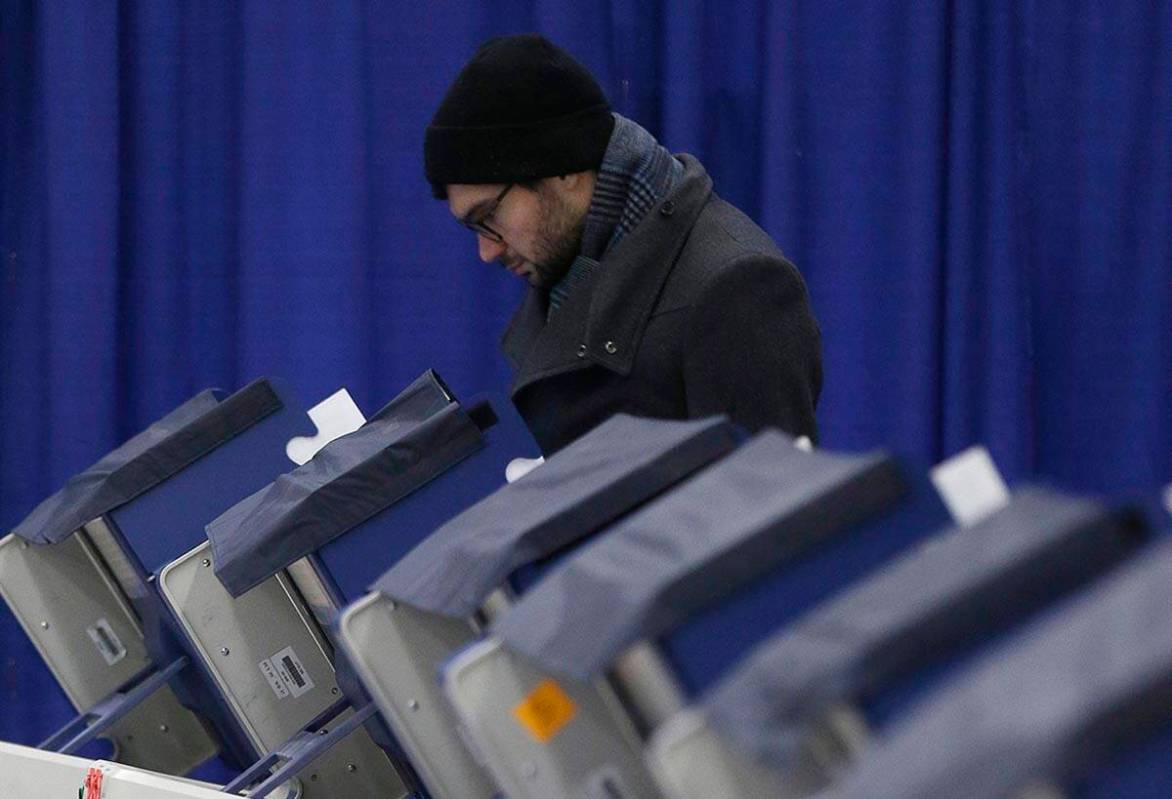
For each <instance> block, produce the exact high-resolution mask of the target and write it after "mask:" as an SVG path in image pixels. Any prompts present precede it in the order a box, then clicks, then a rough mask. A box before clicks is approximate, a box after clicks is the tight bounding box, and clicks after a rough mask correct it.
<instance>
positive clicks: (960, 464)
mask: <svg viewBox="0 0 1172 799" xmlns="http://www.w3.org/2000/svg"><path fill="white" fill-rule="evenodd" d="M931 477H932V484H933V485H934V486H936V490H937V491H938V492H939V493H940V498H941V499H943V500H944V504H945V506H947V508H948V511H949V513H951V514H952V518H953V519H954V520H955V521H956V522H957V523H958V524H960V525H961V526H963V527H968V526H970V525H973V524H976V523H977V522H979V521H980V520H981V519H983V518H985V517H986V516H988V515H989V514H991V513H995V512H996V511H999V510H1001V509H1002V508H1004V507H1005V506H1006V505H1008V504H1009V489H1008V488H1007V487H1006V486H1005V481H1004V480H1002V479H1001V473H1000V472H999V471H997V467H996V466H995V465H994V464H993V459H992V458H991V457H989V451H988V450H986V449H985V448H984V447H980V446H977V447H969V448H968V449H966V450H965V451H964V452H961V453H960V454H959V455H955V456H953V457H952V458H949V459H948V460H946V461H944V462H943V463H941V464H940V465H938V466H936V467H935V468H933V469H932V471H931Z"/></svg>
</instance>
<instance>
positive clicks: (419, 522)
mask: <svg viewBox="0 0 1172 799" xmlns="http://www.w3.org/2000/svg"><path fill="white" fill-rule="evenodd" d="M484 401H488V402H489V403H490V404H491V406H492V409H493V411H494V413H495V415H496V417H497V422H496V424H494V425H493V426H492V427H489V428H487V429H486V430H484V436H485V444H486V446H485V447H484V448H482V449H481V450H479V451H478V452H475V453H473V454H472V455H470V456H469V457H468V458H466V459H464V460H463V461H461V462H460V463H459V464H457V465H456V466H455V467H453V468H452V469H450V470H449V471H447V472H445V473H444V474H442V475H440V476H439V477H437V478H436V479H435V480H432V481H431V482H430V483H428V484H426V485H424V486H423V487H421V488H419V489H417V490H416V491H414V492H413V493H411V494H409V495H408V496H406V497H404V498H403V499H401V500H400V501H399V502H397V503H395V504H394V505H392V506H391V507H390V508H388V509H386V510H385V511H383V512H382V513H380V514H378V515H377V516H374V517H373V518H371V519H370V520H368V521H366V522H364V523H363V524H361V525H359V526H357V527H355V528H354V529H352V530H350V532H348V533H346V534H345V535H343V536H340V537H338V538H336V539H335V540H333V541H331V542H330V543H329V544H327V545H326V546H324V547H322V548H321V549H320V550H319V551H318V553H317V558H318V560H317V562H318V563H319V564H320V566H321V567H322V570H324V573H323V576H325V577H326V578H327V580H328V582H329V583H330V585H329V587H330V589H332V591H333V592H334V593H335V596H334V600H335V602H337V603H338V607H343V606H345V605H346V604H348V603H349V602H352V601H354V600H356V599H358V598H360V597H361V596H363V595H364V594H365V593H366V591H367V589H368V587H369V586H370V584H371V583H373V582H374V581H375V580H376V579H378V577H379V576H381V575H382V573H383V572H385V571H386V570H387V568H389V567H390V566H391V565H393V564H394V563H396V562H397V561H398V560H399V559H400V558H402V557H403V556H404V555H406V554H407V553H408V552H410V551H411V550H412V549H413V548H414V547H415V545H416V544H418V543H419V542H420V541H422V540H423V539H424V538H426V537H427V536H428V535H430V534H431V533H432V532H434V531H435V530H436V529H437V528H439V527H440V526H441V525H442V524H443V523H444V522H446V521H448V520H449V519H451V518H452V517H453V516H455V515H456V514H457V513H459V512H461V511H463V510H464V509H466V508H468V507H470V506H471V505H473V504H475V503H476V502H478V501H480V500H481V499H483V498H484V497H486V496H488V495H489V494H491V493H492V492H493V491H495V490H497V489H498V488H500V487H502V486H503V485H505V467H507V466H508V465H509V462H510V461H512V460H513V459H515V458H536V457H539V456H540V454H541V453H540V452H539V450H538V448H537V445H536V444H535V443H534V441H533V437H532V436H531V435H530V434H529V429H528V428H527V427H526V426H525V422H524V421H523V420H522V419H521V415H520V414H519V413H517V410H516V409H515V408H514V407H513V403H512V402H510V401H509V400H508V399H507V398H505V397H502V396H496V395H491V394H489V395H478V396H476V397H473V398H472V399H470V400H468V401H466V402H462V403H461V404H463V405H464V406H465V407H468V408H471V407H474V406H476V405H477V404H479V403H481V402H484Z"/></svg>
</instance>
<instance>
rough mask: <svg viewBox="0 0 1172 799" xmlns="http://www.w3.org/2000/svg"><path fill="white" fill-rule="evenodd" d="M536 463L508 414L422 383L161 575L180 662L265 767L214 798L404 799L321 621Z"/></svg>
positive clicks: (399, 771) (398, 772)
mask: <svg viewBox="0 0 1172 799" xmlns="http://www.w3.org/2000/svg"><path fill="white" fill-rule="evenodd" d="M536 451H537V448H536V446H535V445H534V443H533V441H532V439H531V437H530V436H529V434H528V431H527V430H526V429H525V426H524V424H523V423H522V421H521V420H520V418H519V417H518V415H517V414H516V412H515V410H513V408H512V407H511V405H509V404H508V403H507V402H506V403H501V402H499V401H498V402H492V401H478V400H473V401H472V402H469V403H467V404H463V403H461V402H459V401H457V400H456V399H455V398H454V397H453V395H452V393H451V392H450V391H449V389H448V388H447V387H446V386H445V385H444V384H443V382H442V380H441V379H440V378H439V376H438V375H437V374H435V373H434V372H431V371H429V372H427V373H425V374H424V375H422V376H421V377H420V378H419V379H417V380H416V381H415V382H414V383H412V384H411V385H410V386H408V387H407V388H406V389H405V390H404V391H403V392H401V393H400V394H399V395H398V396H397V397H395V399H393V400H392V401H391V402H390V403H388V404H387V405H386V407H384V408H383V409H382V410H380V411H379V412H378V413H377V414H375V416H374V417H372V418H371V419H370V420H369V421H368V422H367V423H366V424H365V425H363V426H362V427H361V428H360V429H359V430H357V431H355V432H354V433H351V434H350V435H348V436H344V437H341V438H339V439H337V440H335V441H333V442H332V443H330V444H329V445H327V446H326V447H325V448H324V449H322V451H321V452H319V453H318V454H317V455H316V456H315V457H314V458H313V459H312V460H311V461H309V462H308V463H307V464H305V465H304V466H302V467H299V468H297V469H295V470H293V471H291V472H289V473H288V474H286V475H282V476H281V477H279V478H278V479H277V480H275V481H274V482H273V483H272V484H270V485H269V486H266V487H265V488H263V489H261V490H260V491H258V492H256V493H255V494H253V495H251V496H249V497H248V498H246V499H244V500H242V501H241V502H239V503H238V504H236V505H235V506H233V507H232V508H230V509H229V510H227V511H226V512H225V513H223V514H222V515H221V516H220V517H219V518H217V519H215V520H214V521H213V522H211V523H210V524H209V525H208V527H207V533H208V539H209V540H208V541H207V542H205V543H203V544H202V545H200V546H198V547H196V548H194V549H192V550H191V551H190V552H188V553H187V554H185V555H184V556H183V557H181V558H178V559H177V560H175V561H174V562H172V563H171V564H169V565H168V566H167V567H166V568H164V569H163V570H162V572H161V574H160V578H159V580H160V586H161V588H162V592H163V594H164V596H165V597H166V600H167V603H168V605H169V607H170V609H171V610H172V612H173V613H174V614H175V617H176V619H177V620H178V623H179V625H180V626H181V628H182V630H183V631H184V633H185V635H186V637H187V640H188V642H189V644H190V646H191V648H192V650H193V651H194V652H195V653H196V656H197V657H198V659H199V661H200V663H201V664H202V666H203V667H204V668H205V669H207V671H208V672H209V674H210V675H211V676H212V678H213V680H214V683H215V685H216V687H217V689H218V691H219V693H220V694H221V695H222V697H223V698H224V701H225V703H226V704H227V705H228V706H229V708H230V710H231V713H232V715H233V718H234V719H235V720H236V721H237V723H238V724H239V725H240V726H241V727H242V728H243V729H244V730H245V731H246V732H247V734H248V736H249V740H250V742H251V743H252V745H253V747H254V748H255V750H256V751H257V753H258V754H259V755H262V756H263V757H261V758H260V759H259V760H258V762H257V763H255V764H254V765H253V766H252V767H251V768H249V769H248V770H247V771H246V772H245V773H244V774H243V775H241V777H240V778H239V779H238V780H236V781H235V782H233V783H232V784H231V785H229V786H228V787H227V789H226V790H227V791H229V792H235V791H237V790H242V789H245V788H249V787H250V786H251V788H250V795H252V796H264V795H267V794H268V793H269V792H270V791H271V790H273V789H275V788H276V787H277V786H279V785H281V784H282V783H284V782H286V781H288V780H290V779H293V778H295V777H296V778H298V779H299V781H300V785H301V790H302V795H303V796H305V797H314V796H321V797H337V798H338V799H343V798H344V797H367V796H371V797H373V796H380V797H381V796H388V797H393V796H407V795H409V794H411V793H412V791H414V789H415V776H414V774H413V772H412V770H411V769H410V766H409V764H408V763H407V762H406V761H405V760H404V759H403V758H401V757H399V754H400V753H399V749H398V746H397V744H396V743H395V742H394V741H393V739H391V738H390V736H389V735H387V734H386V732H385V729H383V728H382V727H381V724H380V723H379V722H378V720H377V719H376V718H374V716H375V712H376V711H375V707H374V706H373V705H372V704H371V702H370V699H369V697H368V696H367V695H366V693H365V691H364V689H363V688H362V687H361V686H360V684H359V683H358V681H357V679H356V678H354V676H353V674H352V672H351V671H350V668H349V665H348V663H347V661H346V660H345V658H344V657H342V656H341V655H340V653H339V652H337V651H336V650H335V648H334V640H333V635H332V630H331V628H332V624H333V621H334V619H335V617H336V615H337V613H338V610H339V609H340V608H342V607H344V606H345V604H347V602H349V601H351V600H353V599H357V598H358V597H359V596H361V595H362V593H363V592H365V590H366V588H367V586H368V585H369V584H370V583H371V582H372V581H373V579H374V578H375V577H376V576H377V575H378V573H379V572H380V571H381V570H383V569H385V568H386V567H387V566H388V565H389V564H391V563H393V562H395V560H396V559H397V558H399V557H400V556H401V555H402V554H404V553H405V552H407V551H408V550H410V548H411V547H413V546H414V545H415V544H417V543H418V542H419V541H420V540H422V539H423V538H424V537H425V536H426V535H428V534H429V533H431V532H432V531H434V530H435V529H436V528H437V527H440V526H441V525H442V524H443V522H444V521H446V520H447V519H448V518H449V517H450V516H452V515H453V514H455V513H457V512H459V511H460V510H461V509H463V508H466V507H467V506H469V505H471V504H472V503H473V502H475V501H476V500H478V499H480V498H482V497H484V496H485V495H487V494H490V493H491V492H492V491H493V490H495V489H496V488H498V487H499V486H502V485H504V484H505V482H506V470H507V468H508V467H509V465H510V463H513V462H514V461H515V460H517V459H518V458H532V457H533V456H534V455H535V454H536ZM388 753H390V755H391V757H388ZM270 770H271V771H272V773H271V774H270ZM256 783H259V784H256Z"/></svg>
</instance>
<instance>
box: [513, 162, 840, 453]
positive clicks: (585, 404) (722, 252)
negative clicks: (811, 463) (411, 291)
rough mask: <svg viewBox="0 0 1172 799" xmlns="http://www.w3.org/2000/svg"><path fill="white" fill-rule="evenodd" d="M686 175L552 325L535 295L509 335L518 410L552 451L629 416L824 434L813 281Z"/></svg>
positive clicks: (694, 169)
mask: <svg viewBox="0 0 1172 799" xmlns="http://www.w3.org/2000/svg"><path fill="white" fill-rule="evenodd" d="M678 157H679V158H680V160H681V161H682V162H683V164H684V175H683V178H682V179H680V180H678V181H676V184H675V185H674V186H673V187H672V190H671V192H669V194H668V196H667V197H665V198H664V199H663V200H661V201H660V203H659V205H657V206H656V207H655V208H653V209H652V210H651V211H650V212H649V213H648V214H647V216H646V217H644V219H643V220H642V221H641V222H640V223H639V224H638V225H637V226H636V227H635V229H634V230H632V231H631V232H630V233H628V234H627V235H626V236H625V237H624V238H623V239H622V240H621V241H619V243H618V244H616V245H615V246H614V247H613V248H612V249H611V250H610V251H609V252H608V253H607V254H606V256H605V257H604V258H603V260H602V261H601V263H600V265H599V266H598V267H596V268H595V269H594V270H593V271H592V272H591V274H590V275H589V276H588V277H587V278H585V279H584V281H583V282H582V283H579V284H578V285H577V286H575V287H574V290H573V291H572V292H571V293H570V295H569V296H568V297H567V298H566V301H565V302H564V303H563V304H562V305H561V307H560V308H559V309H558V310H557V311H556V312H555V313H554V314H553V316H552V317H551V318H550V319H549V321H548V323H547V321H546V316H547V308H548V298H547V294H546V292H544V291H540V290H537V289H530V290H529V293H528V294H527V295H526V297H525V299H524V301H523V302H522V304H521V307H520V308H519V309H518V310H517V312H516V313H515V314H514V315H513V318H512V320H511V321H510V323H509V326H508V328H507V330H506V331H505V335H504V339H503V341H502V349H503V350H504V353H505V356H506V358H508V360H509V362H510V363H511V364H512V366H513V368H514V369H515V378H514V380H513V384H512V387H511V390H510V393H511V396H512V399H513V402H514V403H515V404H516V406H517V409H518V410H519V411H520V413H521V415H522V417H524V419H525V421H526V422H527V423H528V425H529V428H530V430H531V431H532V432H533V435H534V437H535V438H536V440H537V443H538V444H539V445H540V446H541V448H542V450H543V451H544V452H545V453H546V454H547V455H548V454H551V453H553V452H556V451H557V450H559V449H561V448H562V447H563V446H565V445H566V444H568V443H569V442H571V441H573V440H574V439H575V438H577V437H578V436H581V435H582V434H584V433H586V432H587V431H589V430H590V429H591V428H593V427H594V426H595V425H597V424H599V423H601V422H603V421H605V420H606V419H607V418H609V417H610V416H611V415H613V414H615V413H619V412H623V413H629V414H634V415H637V416H648V417H655V418H661V419H687V418H696V417H701V416H709V415H712V414H721V413H723V414H727V415H728V416H729V417H731V418H732V420H733V421H735V422H737V423H739V424H741V425H742V426H744V427H745V428H747V429H748V430H749V431H751V432H755V431H757V430H759V429H760V428H762V427H766V426H773V427H778V428H781V429H782V430H785V431H786V432H788V433H790V434H792V435H795V436H796V435H806V436H810V438H811V439H816V436H817V427H816V425H815V421H814V406H815V404H816V403H817V401H818V394H819V392H820V390H821V387H822V356H821V339H820V334H819V331H818V324H817V322H816V321H815V320H814V315H813V313H812V312H811V310H810V302H809V297H808V295H807V292H806V285H805V283H804V281H803V280H802V277H801V275H800V274H799V273H798V270H797V269H796V268H795V267H794V266H793V264H791V263H790V262H789V261H787V260H786V259H785V256H783V255H782V254H781V251H780V250H779V249H778V248H777V246H776V245H775V244H774V243H773V241H772V240H771V239H770V238H769V236H768V235H767V234H766V233H765V232H764V231H763V230H761V228H759V227H758V226H757V225H756V224H754V223H753V222H752V220H750V219H749V218H748V217H747V216H745V215H744V214H743V213H741V212H740V211H738V210H737V209H736V208H734V207H733V206H731V205H729V204H728V203H726V202H724V201H723V200H721V199H720V198H719V197H718V196H717V195H716V194H715V193H714V192H713V191H712V180H711V178H709V176H708V173H707V172H706V171H705V169H704V167H703V166H702V165H701V164H700V162H699V161H697V160H696V159H695V158H693V157H691V156H689V155H681V156H678Z"/></svg>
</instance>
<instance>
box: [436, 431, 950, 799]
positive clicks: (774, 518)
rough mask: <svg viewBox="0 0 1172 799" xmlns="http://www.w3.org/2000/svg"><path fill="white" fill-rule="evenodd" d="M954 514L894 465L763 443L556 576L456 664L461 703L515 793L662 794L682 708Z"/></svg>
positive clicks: (780, 439)
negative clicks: (768, 638)
mask: <svg viewBox="0 0 1172 799" xmlns="http://www.w3.org/2000/svg"><path fill="white" fill-rule="evenodd" d="M947 518H948V516H947V512H946V511H945V509H944V507H943V506H942V504H941V503H940V501H939V499H938V497H937V496H936V494H935V492H934V491H933V490H932V489H931V487H930V486H928V485H927V482H926V480H924V481H919V482H918V483H913V481H912V480H910V479H909V478H908V476H907V475H906V474H905V473H904V471H903V470H902V469H901V467H900V466H899V464H898V463H897V462H896V460H895V459H894V458H892V457H890V456H888V455H885V454H883V453H871V454H867V455H860V456H843V455H832V454H829V453H825V452H817V451H815V452H805V451H802V450H800V449H798V448H796V447H795V446H794V442H793V441H792V440H791V439H790V438H788V437H787V436H784V435H782V434H780V433H777V432H771V431H767V432H764V433H761V434H759V435H757V436H756V437H754V438H753V439H751V440H750V441H748V442H747V443H746V444H744V445H743V446H741V447H740V448H738V449H737V450H735V451H734V452H732V453H731V454H729V455H727V456H726V457H724V458H722V459H721V460H719V461H716V462H715V463H713V464H712V465H710V466H708V467H707V468H705V469H703V470H701V471H699V472H698V473H697V474H696V475H694V476H693V477H691V478H690V479H688V480H686V481H685V482H683V483H682V484H681V485H680V486H678V487H676V488H675V489H674V490H673V491H671V492H668V493H666V494H664V495H663V496H662V497H660V498H658V499H657V500H656V501H654V502H652V503H650V504H648V505H647V506H645V507H644V508H642V509H640V510H639V511H637V512H635V513H634V514H632V515H630V516H629V517H627V518H625V519H623V520H621V521H620V522H618V523H617V524H615V525H613V526H612V527H611V528H609V529H607V530H606V531H604V533H603V534H602V535H599V536H598V537H596V538H595V539H594V540H593V541H591V542H589V543H588V544H587V545H586V546H584V547H582V548H581V549H579V550H578V551H576V552H575V553H573V554H572V555H571V556H570V557H568V558H566V559H565V561H564V562H562V563H560V564H559V565H558V566H557V567H556V568H554V569H552V570H551V571H550V573H549V574H547V575H546V576H545V577H544V579H543V580H542V581H541V582H540V583H539V584H537V585H536V586H535V587H534V588H533V589H532V590H531V591H529V592H528V593H527V594H526V595H525V596H523V597H521V598H520V599H519V601H518V602H517V603H516V604H515V605H513V606H512V607H511V608H510V609H509V610H508V612H506V613H504V614H503V615H501V616H500V617H499V618H497V619H496V620H495V621H494V622H493V624H492V625H491V627H490V630H489V632H490V634H491V635H490V637H488V638H486V639H485V640H484V641H481V642H478V643H476V644H473V645H472V646H470V647H468V648H466V649H465V650H463V651H462V652H461V653H459V654H458V655H456V656H455V657H453V658H452V659H451V660H450V661H449V662H448V663H447V664H446V666H445V668H444V672H443V679H444V686H445V691H446V694H447V696H448V697H449V699H450V700H451V702H452V704H453V706H454V707H455V708H456V711H457V714H458V716H459V718H460V720H461V722H462V723H463V724H464V726H465V727H466V728H467V729H468V732H469V734H470V737H471V738H472V740H473V743H474V745H475V746H476V747H477V749H478V750H479V752H480V754H481V756H482V757H483V758H484V759H485V761H486V762H487V764H488V766H489V768H490V769H491V771H492V773H493V775H494V777H495V778H496V780H497V782H498V784H500V786H501V788H502V789H503V791H504V793H505V794H506V795H508V796H510V797H524V796H533V797H538V796H554V795H578V794H580V795H588V796H593V795H598V796H608V795H619V796H631V797H635V796H656V795H658V789H657V788H656V787H655V786H654V783H653V781H652V780H651V779H650V777H649V775H648V773H647V770H646V768H645V767H644V766H643V760H642V740H643V737H644V736H645V735H646V734H647V733H648V732H649V731H650V730H651V729H652V728H654V727H655V726H656V725H657V724H658V723H660V722H661V721H662V720H663V718H664V717H665V716H666V715H667V713H668V712H669V711H670V710H674V709H676V708H677V707H678V706H679V705H680V704H681V703H682V702H683V701H684V700H685V699H686V697H687V696H690V695H695V694H696V693H698V692H699V691H702V690H703V689H704V688H705V687H706V686H707V685H708V684H710V683H711V682H712V681H713V680H715V679H716V678H717V677H718V676H719V675H720V674H721V673H722V672H723V671H724V670H725V669H726V668H727V667H728V666H729V665H730V664H732V663H734V662H736V661H737V660H738V659H739V658H740V656H741V655H743V653H744V651H745V650H746V649H747V648H748V647H749V646H751V645H752V644H753V643H755V642H757V641H759V640H760V639H761V638H762V637H764V636H765V635H766V634H768V633H769V632H770V631H772V630H773V629H776V628H777V627H778V626H779V625H781V624H784V623H785V622H786V621H788V620H789V619H790V618H791V617H792V616H794V615H795V614H796V613H797V612H798V611H799V610H800V609H802V608H804V607H806V606H808V605H809V604H811V603H812V602H813V601H814V600H816V599H817V598H819V597H821V596H824V595H826V594H827V593H830V592H832V591H834V590H836V589H838V588H840V587H842V586H843V585H845V584H846V583H847V582H849V581H850V580H851V579H853V578H855V577H857V576H859V575H860V574H861V573H863V572H864V571H866V570H867V569H869V568H871V567H872V566H874V565H875V564H877V563H879V562H882V561H883V560H885V559H887V558H888V557H890V556H891V555H892V554H894V553H895V552H897V551H899V550H900V549H902V548H904V547H906V546H907V545H908V544H910V543H911V542H913V541H915V540H917V539H918V538H920V537H923V536H925V535H929V534H931V533H932V532H934V531H936V530H937V529H939V528H941V527H942V526H944V525H945V523H946V522H947ZM597 684H606V685H610V686H613V688H614V690H613V691H612V692H611V694H610V695H609V696H606V697H604V698H596V697H595V696H594V695H593V694H592V693H591V692H589V691H588V690H587V687H588V686H591V685H597ZM601 718H620V719H623V721H624V722H625V728H626V729H627V730H628V731H631V733H632V734H629V735H627V736H626V737H625V738H624V739H623V740H622V743H623V744H624V746H623V747H622V748H621V751H620V747H619V746H617V739H615V738H614V737H613V736H612V738H611V739H609V740H608V739H606V738H604V737H602V736H598V735H596V734H594V733H593V731H592V729H591V728H592V727H593V726H595V725H597V724H598V723H599V722H598V719H601Z"/></svg>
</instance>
